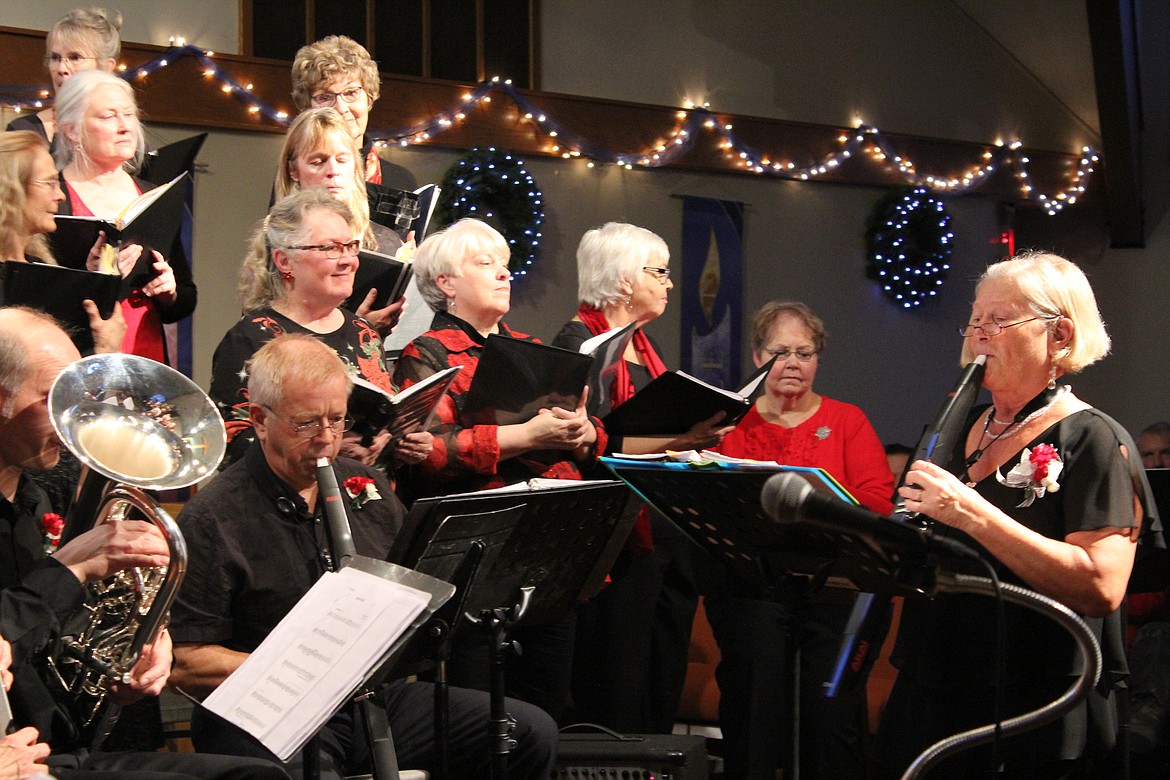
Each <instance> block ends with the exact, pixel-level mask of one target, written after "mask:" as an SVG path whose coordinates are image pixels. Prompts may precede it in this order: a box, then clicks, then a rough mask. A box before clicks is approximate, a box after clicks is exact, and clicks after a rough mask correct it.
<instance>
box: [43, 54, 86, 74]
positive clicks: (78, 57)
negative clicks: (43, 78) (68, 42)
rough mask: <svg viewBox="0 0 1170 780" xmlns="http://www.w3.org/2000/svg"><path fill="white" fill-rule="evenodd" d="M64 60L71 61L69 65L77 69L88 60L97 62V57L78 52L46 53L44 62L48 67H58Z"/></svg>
mask: <svg viewBox="0 0 1170 780" xmlns="http://www.w3.org/2000/svg"><path fill="white" fill-rule="evenodd" d="M62 62H67V63H69V67H70V68H73V69H75V70H76V69H77V68H79V67H81V66H82V65H84V64H85V63H87V62H97V57H87V56H85V55H84V54H77V53H76V52H74V53H71V54H46V55H45V59H44V63H45V66H46V67H49V68H56V67H58V66H60V64H61V63H62Z"/></svg>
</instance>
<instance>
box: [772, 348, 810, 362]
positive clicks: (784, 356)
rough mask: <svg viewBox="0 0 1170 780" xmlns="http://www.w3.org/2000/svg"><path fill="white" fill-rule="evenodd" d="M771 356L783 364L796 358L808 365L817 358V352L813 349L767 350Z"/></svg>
mask: <svg viewBox="0 0 1170 780" xmlns="http://www.w3.org/2000/svg"><path fill="white" fill-rule="evenodd" d="M764 351H765V352H767V353H768V354H769V355H774V356H775V357H776V360H778V361H779V362H781V363H783V362H784V361H786V360H788V358H789V357H793V356H795V357H796V359H797V360H799V361H800V362H801V363H807V362H809V361H810V360H812V359H813V358H815V357H816V356H817V353H816V350H813V349H787V348H780V349H766V350H764Z"/></svg>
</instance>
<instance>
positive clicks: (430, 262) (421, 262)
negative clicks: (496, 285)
mask: <svg viewBox="0 0 1170 780" xmlns="http://www.w3.org/2000/svg"><path fill="white" fill-rule="evenodd" d="M481 252H486V253H489V254H491V255H492V256H493V257H497V258H503V260H504V262H507V261H508V258H510V257H511V256H512V253H511V251H510V250H509V249H508V241H507V239H505V238H504V237H503V236H502V235H500V232H499V231H498V230H496V229H495V228H494V227H492V226H491V225H489V224H488V223H486V222H481V221H479V220H478V219H471V218H466V219H461V220H459V221H458V222H456V223H455V224H453V225H450V226H449V227H445V228H443V229H442V230H440V231H439V232H438V233H432V234H431V235H429V236H427V237H426V239H424V240H423V242H422V243H421V244H419V247H418V251H417V252H415V255H414V278H415V280H416V282H417V283H418V291H419V293H421V294H422V297H423V300H425V301H426V302H427V305H428V306H430V307H431V309H433V310H434V311H446V310H447V296H446V295H444V294H443V291H442V290H440V289H439V285H438V283H437V282H436V281H435V280H436V279H438V277H439V276H443V275H446V276H461V275H462V273H463V261H464V260H466V259H467V258H469V257H475V256H476V255H477V254H480V253H481Z"/></svg>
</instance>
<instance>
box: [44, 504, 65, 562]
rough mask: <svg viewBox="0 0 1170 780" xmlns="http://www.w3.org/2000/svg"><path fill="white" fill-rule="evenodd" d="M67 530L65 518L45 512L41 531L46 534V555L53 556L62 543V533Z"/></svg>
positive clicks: (54, 513)
mask: <svg viewBox="0 0 1170 780" xmlns="http://www.w3.org/2000/svg"><path fill="white" fill-rule="evenodd" d="M64 530H65V518H63V517H61V515H59V514H57V513H56V512H45V514H43V515H42V516H41V531H42V532H44V534H45V555H52V554H53V553H54V552H56V551H57V545H59V544H60V543H61V532H62V531H64Z"/></svg>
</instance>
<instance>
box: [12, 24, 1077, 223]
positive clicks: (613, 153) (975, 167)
mask: <svg viewBox="0 0 1170 780" xmlns="http://www.w3.org/2000/svg"><path fill="white" fill-rule="evenodd" d="M174 43H175V44H176V45H174V46H173V47H171V48H170V49H167V50H166V51H165V52H163V53H162V54H160V55H158V56H157V57H155V58H153V59H151V60H149V61H148V62H145V63H143V64H142V65H139V66H137V67H135V68H133V69H127V68H126V66H122V68H121V70H122V75H123V77H124V78H127V79H144V78H146V77H147V76H149V75H150V74H151V73H154V72H155V71H158V70H159V69H161V68H165V67H167V66H168V65H169V64H170V63H172V62H174V61H176V60H178V59H179V58H181V57H194V58H196V59H197V60H198V61H199V63H200V64H201V65H202V66H203V74H204V76H207V77H213V78H215V79H217V80H218V81H219V83H220V85H221V89H222V90H223V92H224V93H225V94H229V95H232V96H233V97H235V98H236V99H238V100H240V101H242V102H244V103H245V104H247V106H248V111H249V112H250V113H253V114H261V115H263V116H265V117H267V118H268V119H270V120H272V121H274V122H278V123H281V124H288V123H289V122H290V121H291V120H290V116H289V113H288V112H287V111H283V110H280V109H277V108H274V107H273V106H271V105H269V104H268V103H266V102H265V101H263V100H261V99H260V98H259V97H257V96H256V95H255V94H254V93H253V91H252V84H249V83H241V82H240V81H238V80H237V79H235V78H234V77H233V76H232V75H231V74H230V73H229V72H228V71H227V70H225V69H224V68H222V67H221V66H220V65H219V64H218V63H217V62H216V61H215V60H214V59H213V55H214V53H213V52H210V51H206V50H204V49H201V48H199V47H196V46H191V45H186V44H184V43H182V41H181V39H180V40H178V41H174ZM493 91H498V92H502V93H504V94H505V95H507V96H508V97H509V98H510V99H511V100H512V102H513V103H514V104H515V105H516V107H517V109H518V111H519V118H520V119H521V120H523V121H525V122H529V123H531V124H532V125H533V126H535V127H536V128H538V129H539V130H540V131H541V133H543V135H544V136H545V138H546V142H545V148H544V150H543V151H545V152H546V153H549V154H559V155H560V156H561V157H563V158H565V159H575V158H581V159H583V160H585V162H586V164H587V165H589V166H591V167H592V166H593V165H595V164H597V163H603V164H613V165H619V166H622V167H623V168H626V169H627V170H632V169H634V168H644V169H651V168H661V167H665V166H668V165H670V164H672V163H674V162H675V161H677V160H679V159H681V158H682V157H684V156H686V155H687V154H688V153H690V152H691V150H693V149H694V148H695V145H696V144H697V143H698V142H699V138H700V136H701V135H702V134H703V131H708V132H710V133H713V134H714V135H715V136H716V138H717V139H718V140H717V142H718V145H719V147H720V149H721V150H722V151H723V154H724V155H725V156H726V157H727V158H728V159H729V160H730V161H731V162H732V163H733V164H734V165H735V166H736V167H738V168H741V169H743V170H745V171H748V172H752V173H756V174H760V175H764V176H774V177H778V178H785V179H795V180H800V181H812V180H815V179H817V178H819V177H823V176H825V175H826V174H829V173H831V172H833V171H834V169H836V168H838V167H839V166H840V165H841V164H842V163H844V162H845V161H846V160H848V159H850V158H851V157H854V156H855V155H859V154H865V155H867V156H868V157H869V158H870V159H871V160H872V161H874V162H875V163H878V164H882V165H886V164H892V165H894V166H896V167H897V169H898V171H899V173H900V175H901V177H902V178H903V179H904V180H905V182H906V183H907V184H909V185H913V186H915V187H922V188H924V189H926V190H929V191H931V192H933V193H936V194H945V193H956V192H965V191H968V190H972V189H975V188H977V187H978V186H979V185H980V184H982V183H983V182H984V181H985V180H987V178H988V177H989V176H991V175H992V174H994V173H995V172H996V171H998V170H999V169H1000V168H1002V167H1003V166H1004V165H1009V164H1010V165H1011V166H1012V168H1013V170H1014V173H1015V177H1016V180H1017V186H1018V188H1019V191H1020V194H1021V196H1022V197H1023V198H1025V199H1028V200H1035V201H1036V202H1037V203H1038V204H1039V205H1040V206H1042V207H1043V208H1044V209H1045V211H1046V212H1047V213H1048V214H1050V215H1055V214H1057V213H1059V212H1060V211H1062V210H1063V209H1064V208H1065V207H1066V206H1071V205H1073V204H1075V203H1076V202H1077V200H1078V198H1079V197H1080V196H1081V195H1082V193H1084V191H1085V188H1086V186H1087V184H1088V181H1089V177H1090V175H1091V174H1092V173H1093V171H1094V165H1095V164H1096V163H1097V162H1098V161H1099V158H1098V154H1097V152H1096V150H1095V149H1093V148H1092V147H1090V146H1085V147H1082V149H1081V151H1080V159H1079V160H1078V162H1077V165H1076V169H1075V171H1074V173H1073V174H1072V176H1071V177H1070V179H1069V182H1068V183H1067V184H1066V186H1065V187H1064V188H1063V189H1061V190H1059V191H1057V192H1055V193H1052V194H1045V193H1040V192H1036V191H1035V188H1034V186H1033V184H1032V179H1031V176H1030V174H1029V172H1028V163H1029V159H1028V157H1027V156H1026V155H1025V154H1024V153H1023V152H1022V151H1021V147H1022V144H1021V142H1020V141H1011V142H1010V143H1003V142H998V141H997V142H996V143H995V144H994V145H989V146H988V148H987V149H986V150H985V151H984V152H983V155H982V159H981V160H980V161H979V162H977V163H973V164H971V165H969V166H968V168H967V170H965V171H964V172H963V173H962V174H960V175H958V176H941V175H931V174H923V173H920V172H919V171H918V170H917V169H916V167H915V165H914V163H913V162H912V161H911V160H910V159H909V158H908V157H906V156H905V155H902V154H899V153H898V152H897V151H896V150H895V149H894V148H893V144H892V142H891V141H890V139H889V138H888V137H887V136H886V135H885V134H884V133H883V132H882V131H881V130H879V129H878V128H877V127H874V126H873V125H868V124H864V123H859V124H858V126H857V127H855V128H851V129H846V130H843V131H842V132H841V134H840V135H839V136H838V138H837V148H836V149H834V150H832V151H829V152H827V153H826V154H824V155H823V156H822V157H821V158H820V159H819V160H814V161H813V162H811V163H809V162H797V161H793V160H777V159H773V158H771V157H769V156H768V155H765V154H763V153H761V152H760V151H759V150H757V149H755V148H754V147H752V146H751V145H749V144H748V143H746V142H745V141H744V140H743V139H742V138H740V137H739V136H738V135H736V134H735V133H734V132H733V126H732V125H731V124H730V123H729V122H725V121H723V120H722V119H720V118H719V117H718V116H717V115H716V114H715V113H714V112H712V111H710V110H709V109H708V108H707V107H705V106H690V105H689V106H688V107H687V108H686V109H683V110H680V111H679V112H678V113H677V115H676V117H677V119H678V123H677V124H676V126H675V128H674V130H673V131H672V132H671V133H670V134H669V135H668V136H667V137H666V138H665V139H661V140H658V141H656V142H655V143H654V144H652V145H651V146H650V147H648V148H647V149H644V150H642V151H637V152H629V151H618V150H614V149H610V148H608V147H605V146H603V145H601V144H599V143H597V142H595V141H592V140H590V139H588V138H586V137H584V136H582V135H581V134H579V133H577V132H575V131H574V130H573V129H572V128H571V127H568V126H566V125H564V124H563V123H561V122H559V121H558V120H557V119H556V117H553V116H551V115H549V114H548V113H547V112H545V111H543V110H541V109H540V107H539V106H537V105H535V104H534V103H533V102H532V101H531V100H529V99H528V97H527V96H525V95H524V94H523V93H521V92H520V90H518V89H517V88H516V87H514V86H513V85H512V82H511V80H508V79H501V78H498V77H497V78H493V79H491V80H489V81H483V82H481V83H480V84H478V85H476V86H475V88H473V89H471V90H469V91H468V92H466V93H464V94H463V95H462V98H461V100H460V101H459V103H458V104H457V105H455V106H454V107H452V108H449V109H447V110H444V111H440V112H439V113H437V114H435V115H434V116H431V117H429V118H428V119H426V120H424V121H422V122H419V123H417V124H415V125H411V126H409V127H402V128H374V129H371V133H370V134H371V136H372V137H373V138H375V140H376V141H377V143H378V144H379V145H382V146H387V145H391V144H397V145H400V146H411V145H416V144H423V143H426V142H427V141H430V140H431V139H433V138H434V137H435V136H437V135H439V134H441V133H442V132H444V131H445V130H447V129H449V128H451V127H453V126H455V125H457V124H459V123H461V122H463V121H464V120H465V119H466V118H467V116H468V115H469V113H470V112H471V111H472V110H473V109H475V108H476V107H478V106H480V105H481V104H486V103H490V102H491V93H492V92H493ZM48 99H49V90H48V89H47V87H45V86H32V87H30V86H27V85H11V84H8V85H0V103H4V104H7V105H9V106H11V107H12V108H14V109H15V110H17V111H21V110H27V109H39V108H41V107H43V106H44V105H45V104H46V101H47V100H48Z"/></svg>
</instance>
